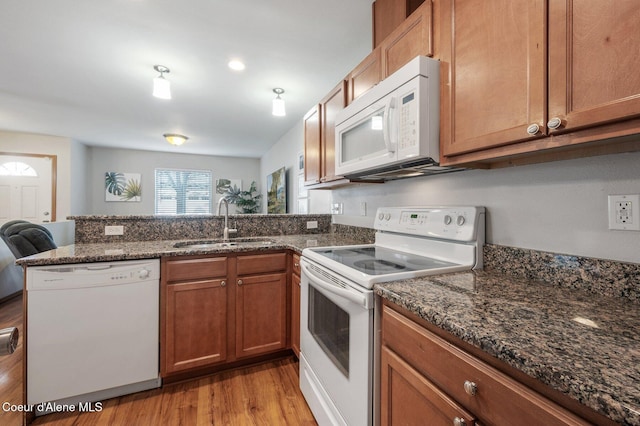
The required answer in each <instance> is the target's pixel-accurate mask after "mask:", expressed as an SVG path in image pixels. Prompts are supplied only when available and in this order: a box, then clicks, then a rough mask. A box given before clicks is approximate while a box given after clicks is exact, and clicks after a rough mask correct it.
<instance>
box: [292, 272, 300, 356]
mask: <svg viewBox="0 0 640 426" xmlns="http://www.w3.org/2000/svg"><path fill="white" fill-rule="evenodd" d="M291 349H293V352H294V353H295V354H296V356H297V357H300V275H296V274H293V275H292V279H291Z"/></svg>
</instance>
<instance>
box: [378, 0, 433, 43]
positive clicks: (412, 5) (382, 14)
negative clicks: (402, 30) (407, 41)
mask: <svg viewBox="0 0 640 426" xmlns="http://www.w3.org/2000/svg"><path fill="white" fill-rule="evenodd" d="M423 2H424V0H376V1H374V2H373V4H372V7H373V9H372V15H373V47H374V48H375V47H377V46H378V45H380V43H381V42H382V41H383V40H384V39H385V38H386V37H387V36H388V35H389V34H391V32H392V31H393V30H395V29H396V28H397V27H398V26H399V25H400V24H402V23H403V22H404V20H405V19H406V18H407V17H408V16H409V15H411V14H412V13H413V12H414V11H415V10H416V9H417V8H418V6H420V5H421V4H422V3H423Z"/></svg>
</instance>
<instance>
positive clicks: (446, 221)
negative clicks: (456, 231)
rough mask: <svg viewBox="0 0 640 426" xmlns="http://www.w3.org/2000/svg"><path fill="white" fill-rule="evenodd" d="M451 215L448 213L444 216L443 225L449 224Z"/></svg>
mask: <svg viewBox="0 0 640 426" xmlns="http://www.w3.org/2000/svg"><path fill="white" fill-rule="evenodd" d="M451 220H452V219H451V216H449V215H448V214H447V215H445V216H444V224H445V225H451Z"/></svg>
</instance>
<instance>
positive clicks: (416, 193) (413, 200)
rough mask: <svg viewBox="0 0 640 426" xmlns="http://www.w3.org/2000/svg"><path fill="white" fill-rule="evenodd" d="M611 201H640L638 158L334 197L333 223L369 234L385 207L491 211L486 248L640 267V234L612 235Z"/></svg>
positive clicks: (440, 179)
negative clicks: (340, 208)
mask: <svg viewBox="0 0 640 426" xmlns="http://www.w3.org/2000/svg"><path fill="white" fill-rule="evenodd" d="M609 194H640V153H627V154H616V155H608V156H600V157H591V158H584V159H577V160H569V161H559V162H552V163H545V164H536V165H529V166H518V167H513V168H507V169H496V170H470V171H464V172H460V173H452V174H448V175H441V176H433V177H421V178H412V179H405V180H399V181H394V182H387V183H384V184H381V185H358V186H356V187H353V188H352V187H349V188H345V189H337V190H334V191H332V197H333V202H342V203H343V205H344V215H342V216H334V222H336V223H346V224H354V225H361V226H369V227H371V226H373V218H374V215H375V211H376V210H375V209H376V208H377V207H381V206H411V205H455V204H469V205H481V206H485V207H486V208H487V211H488V214H487V242H488V243H492V244H500V245H506V246H514V247H522V248H530V249H536V250H543V251H550V252H556V253H566V254H573V255H581V256H587V257H597V258H605V259H613V260H619V261H630V262H635V263H640V232H636V231H611V230H609V229H608V211H607V195H609ZM361 202H366V203H367V215H366V216H365V217H362V216H360V210H359V209H360V203H361Z"/></svg>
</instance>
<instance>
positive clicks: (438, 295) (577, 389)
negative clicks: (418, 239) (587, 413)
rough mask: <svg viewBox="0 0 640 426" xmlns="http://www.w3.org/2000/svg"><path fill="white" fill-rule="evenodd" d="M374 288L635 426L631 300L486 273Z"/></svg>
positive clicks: (638, 346) (635, 327)
mask: <svg viewBox="0 0 640 426" xmlns="http://www.w3.org/2000/svg"><path fill="white" fill-rule="evenodd" d="M375 291H376V293H377V294H378V295H379V296H382V297H383V298H384V299H387V300H389V301H390V302H393V303H395V304H397V305H399V306H401V307H403V308H405V309H407V310H409V311H410V312H412V313H413V314H415V315H417V316H418V317H420V318H422V319H424V320H426V321H428V322H430V323H432V324H434V325H436V326H437V327H439V328H441V329H443V330H445V331H447V332H449V333H451V334H452V335H454V336H455V337H457V338H459V339H462V340H463V341H465V342H467V343H469V344H471V345H473V346H475V347H477V348H479V349H481V350H482V351H484V352H486V353H488V354H489V355H491V356H493V357H496V358H498V359H500V360H501V361H503V362H505V363H507V364H508V365H510V366H512V367H514V368H516V369H518V370H520V371H522V372H524V373H526V374H527V375H529V376H531V377H533V378H535V379H537V380H540V381H541V382H543V383H545V384H546V385H548V386H550V387H551V388H553V389H555V390H557V391H560V392H562V393H564V394H566V395H568V396H569V397H571V398H573V399H575V400H577V401H579V402H580V403H582V404H584V405H586V406H588V407H590V408H592V409H593V410H595V411H596V412H599V413H600V414H603V415H604V416H606V417H608V418H610V419H612V420H614V421H616V422H619V423H621V424H625V425H640V306H639V305H638V304H637V303H634V302H631V301H628V300H624V299H618V298H611V297H606V296H601V295H596V294H593V293H590V292H586V291H584V290H578V289H567V288H562V287H559V286H556V285H552V284H548V283H545V282H541V281H535V280H529V279H525V278H519V277H516V276H509V275H505V274H503V273H494V272H491V271H477V272H462V273H453V274H446V275H440V276H435V277H424V278H416V279H410V280H403V281H396V282H389V283H380V284H376V286H375Z"/></svg>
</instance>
